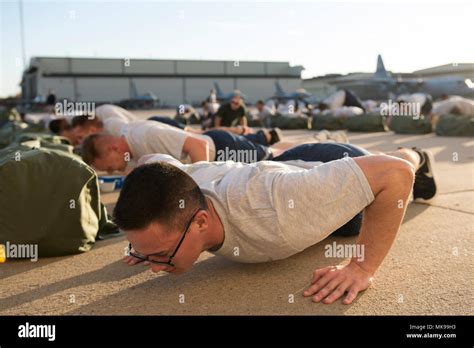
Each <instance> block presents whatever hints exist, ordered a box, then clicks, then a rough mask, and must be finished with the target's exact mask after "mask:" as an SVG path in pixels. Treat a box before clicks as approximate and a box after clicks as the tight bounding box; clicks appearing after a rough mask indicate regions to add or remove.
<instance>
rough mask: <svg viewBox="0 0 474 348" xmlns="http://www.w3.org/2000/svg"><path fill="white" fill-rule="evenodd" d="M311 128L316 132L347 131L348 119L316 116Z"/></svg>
mask: <svg viewBox="0 0 474 348" xmlns="http://www.w3.org/2000/svg"><path fill="white" fill-rule="evenodd" d="M311 128H312V129H314V130H323V129H327V130H338V129H347V117H345V116H341V117H334V116H332V115H314V116H313V120H312V126H311Z"/></svg>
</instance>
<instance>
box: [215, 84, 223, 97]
mask: <svg viewBox="0 0 474 348" xmlns="http://www.w3.org/2000/svg"><path fill="white" fill-rule="evenodd" d="M214 88H215V89H216V97H217V98H220V97H221V96H222V90H221V87H220V86H219V84H218V83H217V82H214Z"/></svg>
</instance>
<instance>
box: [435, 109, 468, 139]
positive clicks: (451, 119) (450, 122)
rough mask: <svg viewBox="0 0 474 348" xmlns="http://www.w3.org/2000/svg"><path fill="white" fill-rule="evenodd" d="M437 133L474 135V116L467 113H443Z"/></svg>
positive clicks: (443, 134)
mask: <svg viewBox="0 0 474 348" xmlns="http://www.w3.org/2000/svg"><path fill="white" fill-rule="evenodd" d="M435 131H436V135H441V136H449V137H474V117H472V116H467V115H454V114H448V115H442V116H440V118H439V120H438V123H437V124H436V128H435Z"/></svg>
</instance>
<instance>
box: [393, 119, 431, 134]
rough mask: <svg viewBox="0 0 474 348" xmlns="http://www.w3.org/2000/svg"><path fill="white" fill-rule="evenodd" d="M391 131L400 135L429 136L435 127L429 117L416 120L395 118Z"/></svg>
mask: <svg viewBox="0 0 474 348" xmlns="http://www.w3.org/2000/svg"><path fill="white" fill-rule="evenodd" d="M390 129H391V130H393V131H394V132H395V133H398V134H427V133H431V132H432V131H433V126H432V125H431V120H430V119H429V118H428V117H426V118H422V117H420V118H419V119H417V120H414V119H413V117H408V116H393V117H392V120H391V123H390Z"/></svg>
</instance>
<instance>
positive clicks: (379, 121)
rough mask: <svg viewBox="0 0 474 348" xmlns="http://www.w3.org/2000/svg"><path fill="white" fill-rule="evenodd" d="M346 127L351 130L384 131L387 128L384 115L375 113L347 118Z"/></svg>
mask: <svg viewBox="0 0 474 348" xmlns="http://www.w3.org/2000/svg"><path fill="white" fill-rule="evenodd" d="M346 124H347V129H348V130H349V131H351V132H385V131H387V130H388V128H387V126H386V124H385V117H383V116H381V115H379V114H377V113H373V114H371V113H369V114H363V115H359V116H352V117H348V118H347V122H346Z"/></svg>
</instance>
